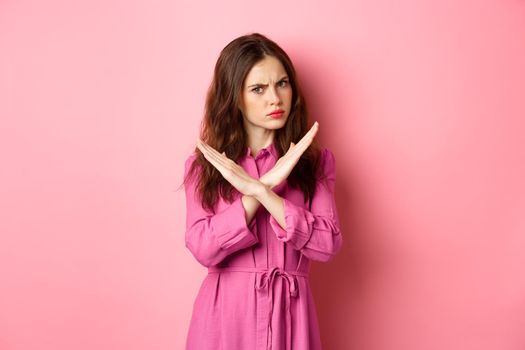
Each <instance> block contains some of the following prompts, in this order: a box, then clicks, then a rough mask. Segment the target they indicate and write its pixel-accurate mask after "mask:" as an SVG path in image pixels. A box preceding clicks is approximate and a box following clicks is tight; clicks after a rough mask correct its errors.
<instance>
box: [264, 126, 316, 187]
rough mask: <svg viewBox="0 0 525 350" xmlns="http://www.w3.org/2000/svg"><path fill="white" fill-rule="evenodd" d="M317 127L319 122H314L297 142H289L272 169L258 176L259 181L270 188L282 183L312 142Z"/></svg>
mask: <svg viewBox="0 0 525 350" xmlns="http://www.w3.org/2000/svg"><path fill="white" fill-rule="evenodd" d="M318 129H319V123H318V122H315V123H314V125H312V127H311V128H310V130H308V132H307V133H306V134H305V135H304V136H303V138H302V139H301V140H300V141H299V142H298V143H297V144H294V143H293V142H292V143H291V145H290V148H289V149H288V151H287V152H286V153H285V154H284V155H283V156H282V157H281V158H279V159H278V160H277V162H276V163H275V165H274V166H273V168H272V169H270V170H268V172H266V173H265V174H264V175H263V176H261V177H260V178H259V181H261V182H262V183H263V184H265V185H266V186H268V187H270V189H273V188H275V187H277V186H279V185H280V184H281V183H283V182H284V181H285V180H286V179H287V178H288V175H290V173H291V172H292V170H293V168H294V166H295V165H296V164H297V162H298V161H299V158H301V155H302V154H303V153H304V151H306V149H307V148H308V147H309V146H310V144H311V143H312V141H313V139H314V137H315V135H316V134H317V130H318Z"/></svg>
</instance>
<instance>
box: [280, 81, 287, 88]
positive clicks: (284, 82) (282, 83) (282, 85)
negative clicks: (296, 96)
mask: <svg viewBox="0 0 525 350" xmlns="http://www.w3.org/2000/svg"><path fill="white" fill-rule="evenodd" d="M279 83H280V84H281V87H285V86H286V85H288V80H281V81H280V82H279Z"/></svg>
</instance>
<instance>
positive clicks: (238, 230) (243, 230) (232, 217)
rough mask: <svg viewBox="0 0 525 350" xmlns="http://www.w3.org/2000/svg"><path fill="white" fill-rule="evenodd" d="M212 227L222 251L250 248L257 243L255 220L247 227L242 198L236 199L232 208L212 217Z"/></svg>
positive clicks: (229, 207) (231, 205)
mask: <svg viewBox="0 0 525 350" xmlns="http://www.w3.org/2000/svg"><path fill="white" fill-rule="evenodd" d="M212 221H213V222H212V223H211V227H213V229H214V230H215V236H216V237H217V242H218V243H219V246H220V247H221V249H229V248H235V249H234V250H239V249H243V248H246V247H249V246H251V245H253V244H255V243H257V242H259V238H258V237H257V235H256V227H257V226H256V222H255V218H254V219H253V220H252V221H251V222H250V225H249V226H250V227H248V225H246V217H245V210H244V206H243V205H242V196H240V197H238V198H237V199H235V200H234V201H233V202H232V203H231V204H230V206H228V207H227V208H226V209H224V210H223V211H221V212H220V213H217V214H215V215H214V216H213V217H212Z"/></svg>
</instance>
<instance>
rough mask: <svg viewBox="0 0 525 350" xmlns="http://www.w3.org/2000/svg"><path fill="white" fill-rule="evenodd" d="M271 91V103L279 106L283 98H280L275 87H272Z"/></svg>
mask: <svg viewBox="0 0 525 350" xmlns="http://www.w3.org/2000/svg"><path fill="white" fill-rule="evenodd" d="M269 91H270V93H269V96H268V98H269V100H270V103H272V104H275V105H278V104H279V103H280V102H281V97H280V96H279V93H278V92H277V89H276V88H275V87H271V88H270V89H269Z"/></svg>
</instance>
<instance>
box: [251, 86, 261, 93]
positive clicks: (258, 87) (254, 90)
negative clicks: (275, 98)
mask: <svg viewBox="0 0 525 350" xmlns="http://www.w3.org/2000/svg"><path fill="white" fill-rule="evenodd" d="M257 89H262V87H260V86H257V87H256V88H253V89H252V91H253V92H255V93H256V94H259V92H258V91H256V90H257ZM261 92H262V91H261Z"/></svg>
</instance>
